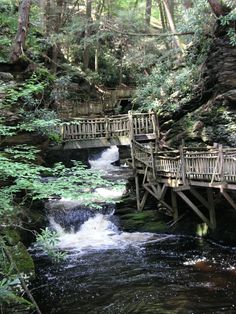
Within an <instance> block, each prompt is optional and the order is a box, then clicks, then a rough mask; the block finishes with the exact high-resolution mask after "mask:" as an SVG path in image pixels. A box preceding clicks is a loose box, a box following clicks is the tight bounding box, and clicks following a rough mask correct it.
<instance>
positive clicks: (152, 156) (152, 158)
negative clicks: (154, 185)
mask: <svg viewBox="0 0 236 314" xmlns="http://www.w3.org/2000/svg"><path fill="white" fill-rule="evenodd" d="M150 150H151V160H152V175H153V179H154V180H156V164H155V157H154V153H153V147H152V145H151V147H150Z"/></svg>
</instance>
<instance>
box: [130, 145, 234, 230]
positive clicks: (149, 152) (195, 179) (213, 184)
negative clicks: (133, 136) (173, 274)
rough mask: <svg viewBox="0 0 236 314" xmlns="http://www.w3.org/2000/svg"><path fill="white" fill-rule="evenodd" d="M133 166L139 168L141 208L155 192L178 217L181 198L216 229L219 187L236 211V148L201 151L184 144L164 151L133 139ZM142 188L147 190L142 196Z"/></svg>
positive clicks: (137, 178)
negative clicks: (232, 194)
mask: <svg viewBox="0 0 236 314" xmlns="http://www.w3.org/2000/svg"><path fill="white" fill-rule="evenodd" d="M132 166H133V168H134V169H135V182H136V195H137V208H138V210H142V209H143V208H144V206H145V202H146V200H147V197H148V194H151V195H152V196H154V197H155V198H156V199H157V200H158V201H159V202H160V203H161V204H162V205H163V206H164V207H165V208H167V209H168V210H169V212H170V214H171V215H173V218H174V220H177V219H178V202H177V200H178V199H181V200H182V201H184V202H185V203H186V204H187V205H188V206H189V207H190V208H191V209H192V210H193V211H194V212H195V213H196V214H197V215H198V216H199V217H200V219H201V220H202V221H203V222H205V223H206V224H207V225H208V226H209V227H210V228H212V229H214V228H215V227H216V217H215V202H214V201H215V198H216V196H217V193H216V192H217V189H218V191H220V193H221V194H222V195H223V196H224V197H225V199H226V200H227V202H228V203H229V204H230V205H231V206H232V207H233V208H234V209H235V210H236V203H235V202H234V200H233V198H232V197H231V196H230V194H229V191H230V190H231V191H233V190H234V191H235V190H236V149H232V148H229V149H226V148H225V149H223V147H222V146H221V145H219V147H218V148H211V149H202V150H201V151H198V150H196V148H193V149H191V148H184V147H180V149H179V150H171V151H165V152H161V151H157V150H156V149H155V146H153V144H152V143H149V144H146V145H141V144H140V143H138V142H136V141H135V140H133V141H132ZM140 176H142V182H140ZM140 187H142V189H143V190H144V191H145V192H144V194H143V195H142V197H140V195H141V193H140ZM203 188H204V189H203ZM168 190H169V193H168V195H167V192H168ZM166 195H167V197H166ZM205 196H206V197H205ZM193 199H194V200H195V201H197V204H199V205H200V207H201V206H203V207H205V209H206V210H207V211H208V217H207V215H206V213H205V211H201V210H200V209H199V208H200V207H199V205H196V203H194V201H193Z"/></svg>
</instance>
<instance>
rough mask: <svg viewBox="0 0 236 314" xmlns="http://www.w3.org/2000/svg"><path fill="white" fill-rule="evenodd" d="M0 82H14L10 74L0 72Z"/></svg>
mask: <svg viewBox="0 0 236 314" xmlns="http://www.w3.org/2000/svg"><path fill="white" fill-rule="evenodd" d="M0 80H2V81H4V82H9V81H14V76H13V75H12V74H11V73H7V72H0Z"/></svg>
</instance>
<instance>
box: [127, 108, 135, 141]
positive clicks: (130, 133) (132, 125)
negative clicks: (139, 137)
mask: <svg viewBox="0 0 236 314" xmlns="http://www.w3.org/2000/svg"><path fill="white" fill-rule="evenodd" d="M128 118H129V138H130V142H131V141H132V140H134V124H133V115H132V111H129V112H128Z"/></svg>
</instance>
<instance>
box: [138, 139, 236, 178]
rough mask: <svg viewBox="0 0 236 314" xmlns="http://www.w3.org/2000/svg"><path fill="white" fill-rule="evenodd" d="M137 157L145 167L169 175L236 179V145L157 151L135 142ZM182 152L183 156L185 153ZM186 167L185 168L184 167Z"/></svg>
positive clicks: (168, 176)
mask: <svg viewBox="0 0 236 314" xmlns="http://www.w3.org/2000/svg"><path fill="white" fill-rule="evenodd" d="M132 148H133V155H134V158H135V160H136V161H137V162H138V163H140V164H141V167H142V164H143V167H150V168H151V169H153V168H154V169H155V171H156V175H158V176H161V177H166V178H175V179H180V180H181V181H182V182H183V181H184V180H185V179H188V180H197V181H203V182H204V181H206V182H210V183H211V184H212V183H214V182H221V183H231V182H234V183H235V182H236V149H223V148H222V146H219V149H209V150H208V151H197V150H196V151H188V150H185V149H184V150H183V152H182V153H181V149H180V150H178V151H165V152H154V151H153V149H152V147H148V146H146V147H145V146H144V145H141V144H139V143H137V142H135V141H133V143H132ZM181 154H182V155H183V156H181ZM183 170H184V171H183Z"/></svg>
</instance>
